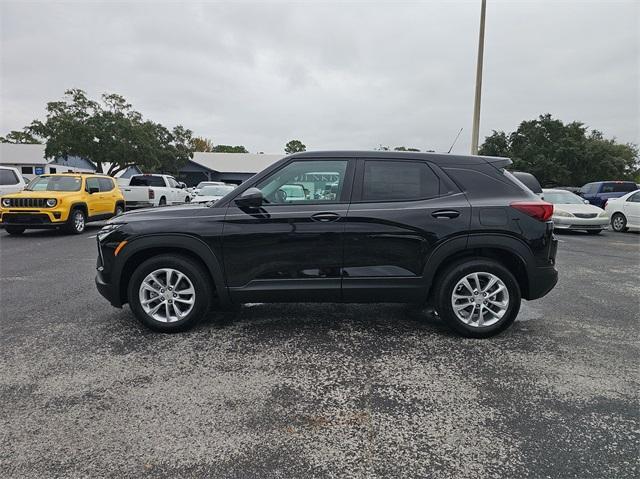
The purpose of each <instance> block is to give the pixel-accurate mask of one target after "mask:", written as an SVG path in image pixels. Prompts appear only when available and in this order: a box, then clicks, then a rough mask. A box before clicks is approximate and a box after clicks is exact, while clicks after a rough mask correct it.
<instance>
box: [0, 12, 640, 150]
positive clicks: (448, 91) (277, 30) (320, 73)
mask: <svg viewBox="0 0 640 479" xmlns="http://www.w3.org/2000/svg"><path fill="white" fill-rule="evenodd" d="M0 2H1V4H2V7H1V11H0V14H1V32H0V35H1V42H2V43H1V46H0V47H1V55H2V58H1V60H2V61H1V71H0V77H1V85H0V106H1V119H0V134H5V133H6V132H7V131H8V130H11V129H20V128H22V127H23V126H24V125H26V124H28V123H30V122H31V120H33V119H34V118H43V117H44V107H45V104H46V102H47V101H52V100H56V99H59V98H60V97H61V96H62V94H63V92H64V90H65V89H67V88H72V87H73V88H82V89H84V90H86V91H87V92H88V93H89V94H90V95H92V96H94V97H97V96H98V95H99V94H100V93H102V92H115V93H120V94H122V95H124V96H125V97H126V98H127V99H128V100H129V101H130V102H131V103H132V104H133V106H134V107H135V108H136V109H137V110H138V111H140V112H142V113H143V115H144V116H145V117H147V118H149V119H152V120H154V121H159V122H161V123H163V124H165V125H166V126H173V125H176V124H182V125H184V126H185V127H187V128H190V129H192V130H193V131H194V133H195V134H196V135H201V136H206V137H209V138H212V139H213V141H214V142H215V143H224V144H234V145H235V144H243V145H245V146H246V147H247V148H248V149H249V150H250V151H252V152H257V151H264V152H265V153H280V152H282V150H283V146H284V144H285V143H286V142H287V141H288V140H290V139H293V138H299V139H301V140H302V141H303V142H304V143H305V144H306V145H307V148H308V149H334V148H344V149H372V148H374V147H376V146H377V145H379V144H383V145H389V146H391V147H394V146H397V145H405V146H411V147H417V148H421V149H434V150H436V151H446V150H447V149H448V148H449V146H450V144H451V142H452V141H453V139H454V137H455V135H456V134H457V132H458V130H459V129H460V128H464V131H463V133H462V135H461V137H460V140H459V141H458V143H457V145H456V147H455V148H454V152H460V153H467V152H468V149H469V144H470V138H471V120H472V110H473V96H474V81H475V62H476V54H477V42H478V23H479V13H480V0H476V1H469V2H449V1H448V2H445V1H440V2H435V1H414V2H386V3H385V2H375V1H366V2H313V3H311V2H303V1H297V2H292V3H284V2H275V1H273V2H228V3H225V2H198V3H195V2H194V3H187V2H170V3H159V2H105V3H101V2H90V1H85V2H82V3H80V2H72V3H66V2H61V1H55V2H53V1H52V2H32V1H20V2H11V1H5V0H0ZM487 3H488V7H487V22H486V45H485V63H484V82H483V98H482V115H481V130H480V134H481V138H484V136H486V135H488V134H490V133H491V130H494V129H500V130H507V131H511V130H513V129H515V128H516V127H517V125H518V123H519V122H520V121H522V120H525V119H532V118H534V117H536V116H537V115H539V114H541V113H545V112H549V113H552V114H553V115H554V116H557V117H559V118H561V119H562V120H564V121H571V120H581V121H583V122H584V123H586V124H587V125H589V126H591V127H594V128H597V129H600V130H602V131H603V132H604V133H605V134H606V135H607V136H610V137H611V136H615V137H617V138H618V139H619V140H621V141H625V142H626V141H632V142H638V141H639V140H640V94H639V90H640V7H639V5H640V2H637V1H626V2H624V1H621V2H615V1H604V0H603V1H601V2H589V1H584V0H581V1H565V2H560V1H553V2H548V3H546V2H542V1H537V0H536V1H530V2H522V1H514V0H510V1H502V2H499V1H495V0H488V2H487Z"/></svg>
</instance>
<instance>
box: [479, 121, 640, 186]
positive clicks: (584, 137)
mask: <svg viewBox="0 0 640 479" xmlns="http://www.w3.org/2000/svg"><path fill="white" fill-rule="evenodd" d="M479 153H480V154H481V155H488V156H505V157H509V158H511V159H512V161H513V166H512V169H513V170H518V171H526V172H529V173H532V174H534V175H535V176H536V177H537V178H538V179H539V181H540V182H541V183H542V184H543V185H544V186H560V185H565V186H568V185H572V186H580V185H583V184H585V183H588V182H590V181H597V180H604V179H633V177H634V176H635V175H636V174H638V170H639V168H638V147H637V146H636V145H634V144H631V143H627V144H621V143H617V142H616V140H615V139H606V138H604V135H603V134H602V133H601V132H599V131H598V130H591V131H590V132H588V128H587V127H586V126H584V124H583V123H580V122H577V121H574V122H571V123H567V124H564V123H563V122H562V121H561V120H558V119H554V118H552V116H551V115H550V114H545V115H540V117H539V118H538V119H535V120H529V121H523V122H522V123H520V125H519V126H518V129H517V130H516V131H514V132H512V133H505V132H503V131H494V132H493V134H491V135H490V136H488V137H487V138H485V141H484V143H483V144H482V146H481V147H480V151H479Z"/></svg>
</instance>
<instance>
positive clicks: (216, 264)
mask: <svg viewBox="0 0 640 479" xmlns="http://www.w3.org/2000/svg"><path fill="white" fill-rule="evenodd" d="M160 254H173V255H180V256H186V257H188V258H190V259H192V260H194V261H196V262H198V263H200V264H201V265H202V266H203V267H204V268H205V270H206V271H207V272H208V273H209V276H210V279H211V289H212V291H211V294H212V297H213V298H214V301H215V300H217V301H219V302H220V304H221V305H222V306H226V305H228V304H229V296H228V293H227V288H226V285H225V282H224V276H223V273H222V266H221V263H220V261H218V258H217V257H216V255H215V254H214V253H213V251H211V248H209V246H208V245H207V244H206V243H205V242H204V241H202V240H201V239H199V238H195V237H193V236H189V235H184V234H169V235H166V234H162V235H148V236H142V237H139V238H136V239H134V240H131V242H130V243H129V244H127V245H126V247H125V248H123V249H122V252H121V255H122V258H120V261H118V267H117V268H115V269H114V271H113V272H112V278H113V280H114V283H116V284H117V285H118V286H117V290H118V292H119V303H120V304H124V303H126V302H128V298H127V289H128V286H129V279H130V278H131V275H132V273H133V271H134V270H135V268H136V267H138V266H139V265H140V264H142V263H143V262H144V261H146V260H147V259H149V258H152V257H154V256H157V255H160Z"/></svg>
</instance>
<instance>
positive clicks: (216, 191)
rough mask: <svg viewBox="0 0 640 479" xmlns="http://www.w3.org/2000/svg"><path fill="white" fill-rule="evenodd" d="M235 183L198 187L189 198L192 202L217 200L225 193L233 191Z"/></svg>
mask: <svg viewBox="0 0 640 479" xmlns="http://www.w3.org/2000/svg"><path fill="white" fill-rule="evenodd" d="M234 189H235V185H225V184H222V185H211V186H204V187H203V188H200V191H199V192H198V194H197V195H196V196H194V197H193V199H192V200H191V202H192V203H198V204H199V203H209V202H210V201H218V200H219V199H220V198H222V197H223V196H224V195H226V194H227V193H229V192H231V191H233V190H234Z"/></svg>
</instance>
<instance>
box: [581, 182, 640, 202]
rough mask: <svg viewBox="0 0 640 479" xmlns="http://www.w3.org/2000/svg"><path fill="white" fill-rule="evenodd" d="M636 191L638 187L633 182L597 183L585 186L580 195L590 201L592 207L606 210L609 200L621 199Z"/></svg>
mask: <svg viewBox="0 0 640 479" xmlns="http://www.w3.org/2000/svg"><path fill="white" fill-rule="evenodd" d="M636 189H637V186H636V184H635V183H634V182H633V181H596V182H594V183H587V184H586V185H584V186H583V187H582V188H580V191H579V192H578V194H579V195H580V196H582V197H583V198H584V199H585V200H589V203H591V204H592V205H595V206H598V207H600V208H604V205H605V203H606V202H607V200H609V199H611V198H619V197H621V196H622V195H624V194H626V193H629V192H631V191H633V190H636Z"/></svg>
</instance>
